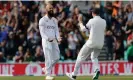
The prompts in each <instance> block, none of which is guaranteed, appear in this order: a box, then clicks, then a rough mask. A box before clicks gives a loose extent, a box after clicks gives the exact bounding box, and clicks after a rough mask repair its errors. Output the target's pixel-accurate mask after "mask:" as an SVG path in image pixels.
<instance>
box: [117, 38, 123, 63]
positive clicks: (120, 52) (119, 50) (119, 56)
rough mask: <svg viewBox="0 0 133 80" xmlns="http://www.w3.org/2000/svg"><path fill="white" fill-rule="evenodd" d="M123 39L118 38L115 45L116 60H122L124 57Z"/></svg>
mask: <svg viewBox="0 0 133 80" xmlns="http://www.w3.org/2000/svg"><path fill="white" fill-rule="evenodd" d="M121 45H122V44H121V41H120V40H116V46H115V60H122V59H123V58H124V52H123V48H122V47H121Z"/></svg>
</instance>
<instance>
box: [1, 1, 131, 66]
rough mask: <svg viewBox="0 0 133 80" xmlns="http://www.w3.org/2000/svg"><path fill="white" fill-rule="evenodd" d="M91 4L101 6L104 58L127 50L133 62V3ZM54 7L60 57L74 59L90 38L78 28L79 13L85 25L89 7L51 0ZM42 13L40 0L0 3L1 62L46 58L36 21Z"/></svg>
mask: <svg viewBox="0 0 133 80" xmlns="http://www.w3.org/2000/svg"><path fill="white" fill-rule="evenodd" d="M91 3H92V5H91V6H90V9H91V8H93V7H97V8H100V16H101V17H102V18H104V19H105V20H106V21H107V29H106V32H105V44H106V48H107V54H106V56H105V57H106V60H124V56H125V55H124V54H125V53H126V54H127V55H126V56H127V59H128V60H129V61H133V30H132V29H133V3H131V2H129V3H128V4H123V2H119V1H114V2H112V1H111V2H108V1H106V2H104V4H102V3H101V2H98V1H95V2H91ZM53 6H54V15H55V17H56V18H57V19H58V25H59V32H60V36H61V37H62V41H61V42H60V43H59V48H60V51H61V53H60V54H61V56H60V60H62V61H64V60H75V59H76V57H77V54H78V52H79V50H80V48H81V47H82V45H83V44H84V43H85V42H86V40H87V39H88V37H89V31H88V32H81V31H80V29H79V25H78V16H79V15H82V17H83V20H84V24H86V23H87V22H88V20H89V19H90V18H92V15H91V12H90V9H89V10H87V11H86V12H82V10H80V9H79V6H78V5H75V6H72V4H71V3H70V2H68V1H66V2H63V1H60V2H58V1H54V2H53ZM44 15H45V8H44V2H42V1H41V2H40V1H10V2H9V1H3V2H2V1H1V2H0V62H19V63H21V62H44V61H45V59H44V54H43V50H42V45H41V36H40V32H39V29H38V21H39V19H40V18H41V17H42V16H44ZM99 27H100V26H99Z"/></svg>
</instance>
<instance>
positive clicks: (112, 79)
mask: <svg viewBox="0 0 133 80" xmlns="http://www.w3.org/2000/svg"><path fill="white" fill-rule="evenodd" d="M0 80H45V77H43V76H38V77H35V76H16V77H0ZM55 80H69V79H68V78H67V77H66V76H59V77H55ZM77 80H92V77H91V76H89V77H86V76H82V77H77ZM99 80H133V76H100V78H99Z"/></svg>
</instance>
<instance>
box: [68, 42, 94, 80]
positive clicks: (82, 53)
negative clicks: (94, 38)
mask: <svg viewBox="0 0 133 80" xmlns="http://www.w3.org/2000/svg"><path fill="white" fill-rule="evenodd" d="M92 51H93V50H92V48H89V47H88V46H86V44H85V45H84V46H83V47H82V48H81V50H80V52H79V55H78V57H77V61H76V64H75V67H74V71H73V72H72V74H71V73H66V75H67V76H68V77H69V78H70V79H71V80H75V79H76V76H77V74H78V69H79V68H80V65H81V62H82V61H85V60H86V59H87V58H88V57H89V55H90V54H91V52H92Z"/></svg>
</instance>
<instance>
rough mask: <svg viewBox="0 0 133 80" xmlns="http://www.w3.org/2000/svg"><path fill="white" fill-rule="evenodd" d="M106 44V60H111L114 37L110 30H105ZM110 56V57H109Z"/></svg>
mask: <svg viewBox="0 0 133 80" xmlns="http://www.w3.org/2000/svg"><path fill="white" fill-rule="evenodd" d="M105 40H106V45H107V55H106V60H113V55H114V54H113V51H114V50H113V49H114V37H113V34H112V32H111V31H110V30H108V31H107V32H106V37H105ZM109 58H111V59H109Z"/></svg>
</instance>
